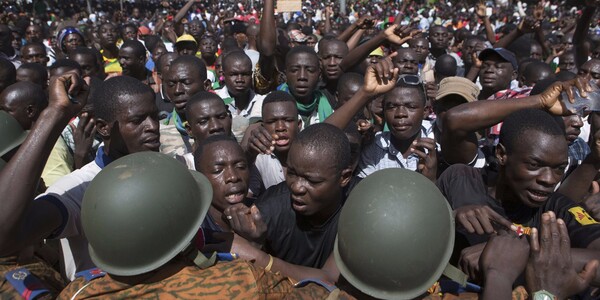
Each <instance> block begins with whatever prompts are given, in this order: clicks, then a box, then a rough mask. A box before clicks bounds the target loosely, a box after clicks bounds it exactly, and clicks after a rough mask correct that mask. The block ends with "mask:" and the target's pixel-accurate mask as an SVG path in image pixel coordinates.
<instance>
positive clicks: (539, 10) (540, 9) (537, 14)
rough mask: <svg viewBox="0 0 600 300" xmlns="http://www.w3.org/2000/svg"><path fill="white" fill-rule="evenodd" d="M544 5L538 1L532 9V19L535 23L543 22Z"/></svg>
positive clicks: (544, 3)
mask: <svg viewBox="0 0 600 300" xmlns="http://www.w3.org/2000/svg"><path fill="white" fill-rule="evenodd" d="M545 5H546V2H545V1H543V0H542V1H540V2H539V3H538V4H537V5H536V6H535V7H534V8H533V18H534V19H535V20H537V21H543V20H544V6H545Z"/></svg>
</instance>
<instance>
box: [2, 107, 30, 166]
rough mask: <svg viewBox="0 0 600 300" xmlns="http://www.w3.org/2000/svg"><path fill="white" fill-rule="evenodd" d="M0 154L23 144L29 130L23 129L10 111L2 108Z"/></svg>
mask: <svg viewBox="0 0 600 300" xmlns="http://www.w3.org/2000/svg"><path fill="white" fill-rule="evenodd" d="M0 124H2V125H0V137H1V138H0V156H2V155H4V154H6V153H7V152H9V151H10V150H12V149H14V148H16V147H17V146H19V145H21V144H22V143H23V141H24V140H25V138H26V137H27V131H25V130H23V127H21V124H19V122H17V120H16V119H15V118H13V116H11V115H10V114H9V113H7V112H5V111H3V110H0Z"/></svg>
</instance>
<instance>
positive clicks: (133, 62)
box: [119, 47, 148, 81]
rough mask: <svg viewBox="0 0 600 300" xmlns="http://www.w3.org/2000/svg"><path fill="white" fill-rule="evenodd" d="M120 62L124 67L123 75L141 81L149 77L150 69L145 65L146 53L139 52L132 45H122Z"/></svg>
mask: <svg viewBox="0 0 600 300" xmlns="http://www.w3.org/2000/svg"><path fill="white" fill-rule="evenodd" d="M119 64H120V65H121V67H122V68H123V75H127V76H131V77H133V78H136V79H138V80H141V81H144V80H147V79H148V71H147V70H146V67H145V64H146V53H138V52H137V51H136V50H135V49H134V48H132V47H121V49H119Z"/></svg>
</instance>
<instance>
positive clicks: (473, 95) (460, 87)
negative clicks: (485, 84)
mask: <svg viewBox="0 0 600 300" xmlns="http://www.w3.org/2000/svg"><path fill="white" fill-rule="evenodd" d="M453 94H455V95H459V96H461V97H463V98H465V100H467V102H473V101H475V100H477V96H479V87H478V86H477V85H476V84H475V83H473V82H472V81H471V80H469V79H466V78H464V77H458V76H452V77H446V78H444V79H442V81H441V82H440V87H439V89H438V92H437V95H435V100H440V99H442V98H444V97H446V96H448V95H453Z"/></svg>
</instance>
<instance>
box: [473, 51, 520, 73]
mask: <svg viewBox="0 0 600 300" xmlns="http://www.w3.org/2000/svg"><path fill="white" fill-rule="evenodd" d="M493 53H496V54H498V55H500V57H502V58H503V59H504V60H505V61H507V62H509V63H510V64H511V65H512V67H513V69H515V70H516V69H517V67H518V65H517V58H516V57H515V55H514V53H512V52H510V51H508V50H506V49H504V48H488V49H485V50H483V51H481V53H479V59H480V60H482V61H484V60H485V59H486V58H487V57H489V56H490V55H491V54H493Z"/></svg>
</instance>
